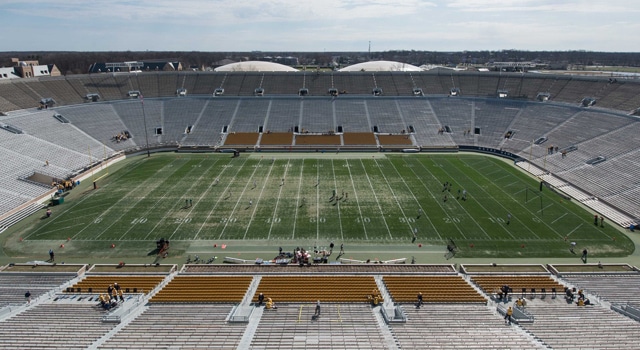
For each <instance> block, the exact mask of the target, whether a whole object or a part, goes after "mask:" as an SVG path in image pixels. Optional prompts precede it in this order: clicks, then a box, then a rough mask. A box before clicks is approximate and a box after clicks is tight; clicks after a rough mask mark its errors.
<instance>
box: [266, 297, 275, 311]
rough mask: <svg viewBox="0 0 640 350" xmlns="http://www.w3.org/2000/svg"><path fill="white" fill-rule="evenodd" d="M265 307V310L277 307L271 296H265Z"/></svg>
mask: <svg viewBox="0 0 640 350" xmlns="http://www.w3.org/2000/svg"><path fill="white" fill-rule="evenodd" d="M265 307H266V308H267V310H271V309H274V310H276V309H278V307H277V306H276V303H274V302H273V300H272V299H271V298H267V304H266V306H265Z"/></svg>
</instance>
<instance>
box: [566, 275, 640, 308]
mask: <svg viewBox="0 0 640 350" xmlns="http://www.w3.org/2000/svg"><path fill="white" fill-rule="evenodd" d="M562 279H563V280H565V281H567V282H569V283H570V284H572V285H574V286H576V288H578V289H583V290H585V291H586V292H587V293H589V294H594V295H597V296H598V297H599V298H600V299H602V300H604V301H608V302H610V303H611V304H615V305H626V304H628V303H629V304H634V305H640V295H639V294H638V288H640V274H638V273H637V272H632V273H622V274H563V275H562Z"/></svg>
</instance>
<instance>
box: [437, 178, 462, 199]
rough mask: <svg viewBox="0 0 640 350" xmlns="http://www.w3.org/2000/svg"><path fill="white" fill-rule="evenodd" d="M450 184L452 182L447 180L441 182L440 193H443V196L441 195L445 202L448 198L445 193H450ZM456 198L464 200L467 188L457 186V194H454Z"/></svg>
mask: <svg viewBox="0 0 640 350" xmlns="http://www.w3.org/2000/svg"><path fill="white" fill-rule="evenodd" d="M452 185H453V184H452V183H451V182H449V181H445V182H444V183H443V184H442V193H444V195H443V197H442V200H443V201H445V202H446V201H447V199H448V198H447V197H448V195H447V194H448V193H451V186H452ZM456 199H462V200H463V201H466V200H467V190H464V189H461V188H459V189H458V195H457V196H456Z"/></svg>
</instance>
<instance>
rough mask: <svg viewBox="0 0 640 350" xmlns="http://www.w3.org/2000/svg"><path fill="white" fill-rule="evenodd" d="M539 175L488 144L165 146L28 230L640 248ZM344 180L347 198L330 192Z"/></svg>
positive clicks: (122, 166) (142, 246)
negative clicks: (432, 147) (452, 147)
mask: <svg viewBox="0 0 640 350" xmlns="http://www.w3.org/2000/svg"><path fill="white" fill-rule="evenodd" d="M216 178H218V179H219V183H216V182H215V179H216ZM282 179H284V181H285V182H284V185H282ZM254 181H255V187H254ZM446 181H448V182H451V183H452V184H453V185H452V186H451V191H450V192H449V191H444V192H443V183H444V182H446ZM85 183H90V181H85ZM538 185H539V182H538V181H536V179H532V178H530V177H529V176H527V175H525V174H523V173H521V172H520V171H519V170H518V169H516V168H515V167H514V166H513V164H510V163H508V162H505V161H504V160H502V159H497V158H494V157H487V156H481V155H469V154H457V155H387V156H380V155H377V156H376V157H372V156H371V154H362V155H355V156H354V155H345V156H343V155H336V156H335V157H333V159H332V158H327V157H317V158H316V157H313V155H307V156H306V157H305V156H304V155H292V156H288V155H284V154H282V155H277V156H276V158H275V159H274V158H272V156H270V155H265V156H262V155H261V154H260V153H255V154H252V155H243V156H242V157H240V158H235V159H232V158H231V157H230V156H229V155H228V154H175V153H159V154H153V155H152V156H151V157H150V158H147V157H144V156H140V157H134V158H131V159H127V160H126V161H123V162H121V163H119V164H118V165H116V166H114V167H112V168H110V169H109V175H108V176H106V177H104V178H102V179H100V180H99V181H98V186H99V188H98V189H97V190H93V189H92V188H91V187H88V186H86V185H85V187H83V188H80V189H76V190H74V191H72V193H71V194H70V195H69V196H68V197H67V198H66V200H65V202H64V204H62V205H60V206H56V207H54V208H53V211H54V214H53V216H52V217H51V218H48V219H41V218H35V219H33V218H32V219H31V221H28V222H27V224H23V225H22V226H21V229H20V230H21V231H20V236H21V237H22V239H23V242H21V244H24V245H25V246H26V245H28V244H32V245H33V247H34V249H42V250H43V251H46V250H45V245H42V248H40V246H39V245H38V242H39V241H42V242H46V244H49V243H48V242H51V241H66V240H69V239H70V242H69V244H68V247H67V248H65V249H75V253H76V254H77V255H78V256H81V255H82V254H84V255H86V256H95V257H100V256H104V255H106V254H108V250H105V249H104V248H105V246H106V245H107V244H109V245H110V244H116V245H117V246H118V247H125V248H124V249H128V250H129V253H130V254H132V255H135V254H138V255H139V254H147V253H150V252H151V250H152V248H153V242H154V241H155V240H157V239H159V238H165V239H169V240H170V241H171V242H172V249H173V248H174V247H179V246H180V244H183V245H188V244H191V243H190V242H193V241H194V240H196V241H198V240H202V241H213V242H218V243H220V244H222V243H224V242H229V241H238V240H243V241H247V242H251V241H255V242H256V244H257V245H261V244H264V242H273V241H280V242H290V245H291V247H287V248H293V247H295V246H296V245H297V242H304V243H302V244H316V243H317V245H319V246H327V245H328V242H330V241H334V242H335V243H336V244H337V245H338V246H339V244H340V243H342V242H347V243H348V244H350V245H351V246H353V245H354V244H360V243H361V244H395V245H397V244H406V245H411V244H412V243H411V242H412V238H413V231H414V230H416V229H417V240H416V242H415V243H414V244H416V245H417V244H425V245H427V244H428V245H445V244H447V243H448V241H449V239H451V240H453V242H455V244H456V245H457V247H458V250H459V251H458V255H457V256H459V257H559V256H563V257H567V254H568V248H569V243H570V242H571V241H577V242H578V244H579V245H578V246H579V249H580V250H581V249H582V248H585V247H586V248H588V249H589V252H590V254H596V255H598V256H603V257H604V256H626V255H629V254H631V253H632V252H633V249H634V245H633V243H632V242H631V241H630V240H629V239H628V238H627V237H626V236H625V235H623V234H622V233H621V232H619V231H618V230H617V229H616V228H613V227H610V225H605V227H599V226H595V225H594V224H593V221H592V220H593V217H592V215H591V214H590V213H588V212H587V211H585V210H584V209H582V208H581V207H579V206H577V205H575V204H574V203H572V202H571V201H567V200H563V199H562V198H561V197H559V196H558V195H557V194H554V193H552V192H551V191H548V190H547V189H546V188H545V189H544V190H543V192H539V189H538ZM334 189H335V190H336V193H337V197H339V198H341V199H340V200H338V201H335V200H330V197H331V196H332V192H333V190H334ZM458 189H466V190H467V192H468V199H467V200H466V201H463V200H461V199H459V198H456V197H457V195H458ZM343 192H344V195H343ZM445 194H446V195H447V201H446V202H445V201H444V195H445ZM540 194H541V197H539V196H538V195H540ZM347 196H348V198H347ZM540 198H541V200H540ZM185 200H191V201H192V205H191V206H189V205H188V204H187V203H186V202H185ZM250 201H251V205H250ZM419 209H422V210H423V212H424V214H422V216H421V217H420V218H417V216H418V213H419ZM541 209H542V210H541ZM509 213H510V214H511V216H512V217H511V222H510V223H509V224H508V225H507V224H506V220H507V214H509ZM14 245H15V244H14ZM35 247H37V248H35ZM4 249H5V252H7V253H8V254H11V253H12V250H15V252H19V251H20V248H16V247H12V246H11V245H5V247H4ZM105 251H107V252H105ZM15 252H14V253H15ZM577 253H578V254H580V252H579V251H577Z"/></svg>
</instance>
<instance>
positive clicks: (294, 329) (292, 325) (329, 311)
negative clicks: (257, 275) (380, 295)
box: [249, 299, 389, 350]
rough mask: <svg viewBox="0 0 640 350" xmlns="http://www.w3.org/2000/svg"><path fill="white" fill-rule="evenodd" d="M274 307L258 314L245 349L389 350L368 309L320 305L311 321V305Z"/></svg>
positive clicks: (363, 306)
mask: <svg viewBox="0 0 640 350" xmlns="http://www.w3.org/2000/svg"><path fill="white" fill-rule="evenodd" d="M276 300H277V299H276ZM276 303H277V305H278V309H277V310H265V311H264V313H263V314H262V317H261V319H260V323H259V324H258V327H257V329H256V332H255V334H254V337H253V339H252V340H251V345H250V347H249V349H254V350H258V349H291V350H293V349H353V350H357V349H367V350H370V349H389V346H388V344H387V341H386V339H385V338H384V336H383V334H382V331H381V330H380V327H381V326H380V324H379V323H378V322H377V320H376V318H375V317H374V314H373V312H374V310H372V309H371V307H369V306H368V305H363V304H332V303H325V302H321V314H320V317H319V318H315V317H314V316H313V315H314V310H315V304H314V303H307V304H299V303H279V302H276Z"/></svg>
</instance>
